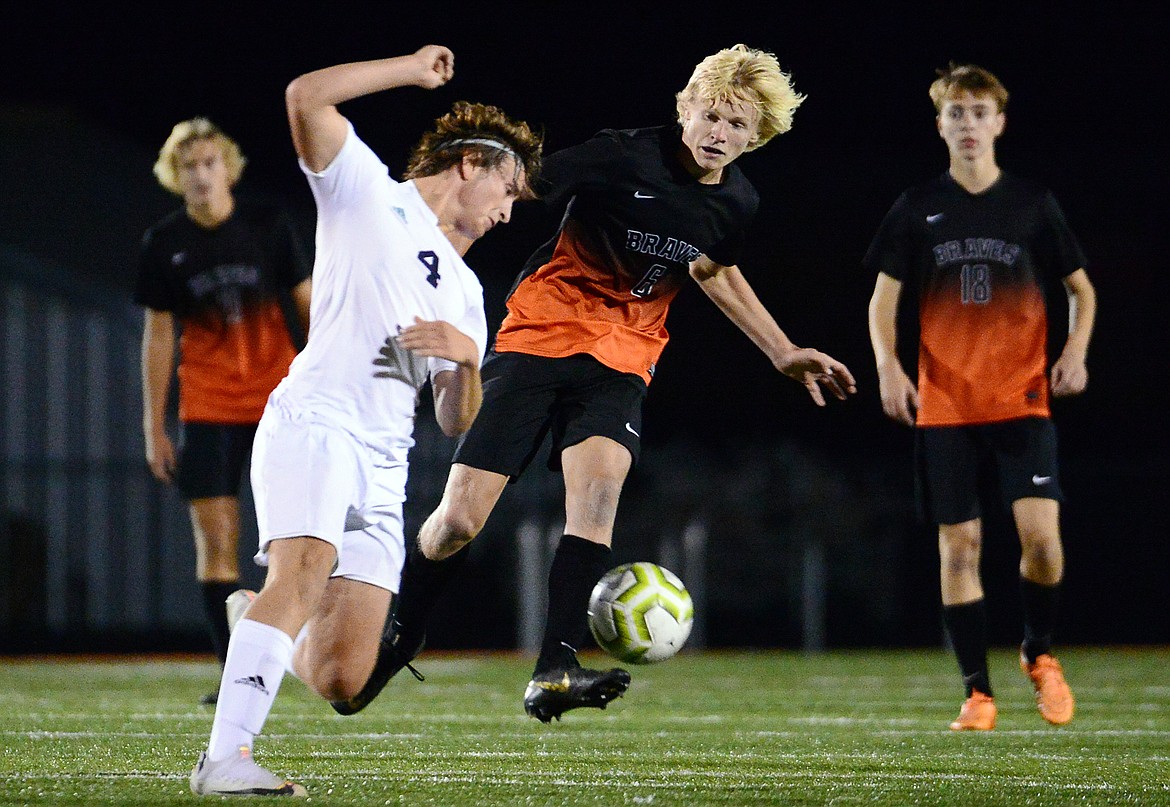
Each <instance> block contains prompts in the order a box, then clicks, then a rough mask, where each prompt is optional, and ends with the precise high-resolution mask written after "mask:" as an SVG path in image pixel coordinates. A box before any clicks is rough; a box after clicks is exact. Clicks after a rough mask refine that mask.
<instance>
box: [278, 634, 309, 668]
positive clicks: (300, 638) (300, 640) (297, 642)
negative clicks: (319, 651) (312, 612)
mask: <svg viewBox="0 0 1170 807" xmlns="http://www.w3.org/2000/svg"><path fill="white" fill-rule="evenodd" d="M308 635H309V623H307V622H306V623H305V626H304V627H303V628H301V632H300V633H298V634H297V638H295V639H293V646H292V652H291V653H289V654H288V664H286V665H285V667H284V671H285V672H286V673H288V674H289V675H291V676H292V677H293V678H295V679H297V680H298V681H299V680H301V677H300V676H299V675H297V671H296V670H295V669H293V662H294V661H295V660H296V658H297V650H299V649H300V647H301V645H303V644H304V643H305V639H306V638H307V637H308Z"/></svg>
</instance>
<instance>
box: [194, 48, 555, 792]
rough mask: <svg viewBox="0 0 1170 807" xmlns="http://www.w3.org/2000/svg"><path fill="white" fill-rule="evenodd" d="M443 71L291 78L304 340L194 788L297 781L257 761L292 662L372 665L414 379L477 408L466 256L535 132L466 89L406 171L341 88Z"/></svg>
mask: <svg viewBox="0 0 1170 807" xmlns="http://www.w3.org/2000/svg"><path fill="white" fill-rule="evenodd" d="M453 72H454V56H453V55H452V53H451V51H450V50H448V49H447V48H444V47H441V46H436V45H428V46H426V47H424V48H421V49H420V50H418V51H417V52H416V53H413V54H410V55H407V56H400V57H396V58H391V59H379V60H374V61H368V62H356V63H349V64H341V65H335V66H333V67H328V68H325V69H323V70H318V71H315V72H312V73H307V74H305V75H303V76H300V77H298V78H297V79H295V80H293V82H292V83H291V84H289V86H288V90H287V92H286V102H287V107H288V115H289V125H290V128H291V131H292V138H293V144H294V146H295V147H296V151H297V155H298V156H299V158H300V164H301V168H302V170H303V171H304V172H305V174H306V176H307V177H308V181H309V186H310V188H311V189H312V192H313V197H314V199H315V201H316V205H317V237H316V263H315V265H314V269H313V286H314V292H315V294H314V297H313V301H312V308H311V326H310V331H309V338H308V343H307V345H306V346H305V348H304V350H303V351H302V353H301V354H300V355H298V357H297V359H296V361H294V362H293V364H292V366H291V367H290V369H289V374H288V376H287V377H286V378H285V379H284V380H283V381H282V382H281V383H280V385H279V386H278V387H277V388H276V390H274V391H273V393H272V395H271V396H270V398H269V400H268V405H267V407H266V408H265V411H264V415H263V418H262V419H261V422H260V427H259V429H258V430H257V435H256V442H255V446H254V448H253V460H252V486H253V489H254V493H255V499H256V511H257V518H258V521H259V533H260V550H259V552H258V553H257V556H256V558H257V562H259V563H261V564H262V565H267V567H268V573H267V577H266V580H265V583H264V587H263V589H262V590H261V591H260V592H259V593H258V594H257V595H256V597H255V600H254V601H253V602H252V604H251V605H250V606H249V607H248V610H247V611H246V612H245V614H244V616H243V618H242V619H240V621H239V622H238V623H237V624H236V625H235V628H234V630H233V632H232V638H231V642H230V644H229V646H228V654H227V661H226V663H225V665H224V673H223V678H222V680H221V682H220V697H219V704H218V706H217V708H216V713H215V721H214V723H213V725H212V729H211V737H210V740H209V742H208V747H207V750H206V751H205V752H204V753H203V754H202V755H201V756H200V758H199V761H198V763H197V764H196V766H195V769H194V770H193V771H192V773H191V789H192V791H193V792H195V793H197V794H201V795H204V794H205V795H264V796H271V795H304V794H305V789H304V788H303V787H302V786H300V785H297V784H293V783H291V782H287V781H285V780H283V779H282V778H280V777H278V776H275V775H274V774H272V773H270V772H269V771H267V770H265V769H264V768H262V767H260V766H259V765H257V764H256V763H255V762H254V761H253V760H252V744H253V740H254V738H255V736H256V735H257V734H259V733H260V730H261V728H262V727H263V725H264V721H265V719H266V718H267V716H268V713H269V711H270V709H271V708H272V703H273V701H274V699H275V697H276V693H277V690H278V688H279V686H280V682H281V680H282V678H283V676H284V673H285V671H286V670H289V671H293V672H294V673H295V674H296V675H297V676H298V677H299V678H300V679H301V680H302V681H304V682H305V684H307V685H308V686H309V687H310V688H312V689H313V690H314V691H316V692H317V693H318V694H320V695H321V696H322V697H324V698H326V699H327V700H331V701H335V700H344V699H346V698H349V697H352V696H353V695H354V694H356V692H357V691H358V690H359V689H360V688H361V687H362V685H363V684H364V683H365V681H366V680H367V678H368V677H369V675H370V672H371V670H372V669H373V666H374V660H375V658H376V656H377V653H378V645H379V640H380V638H381V635H382V628H383V624H384V621H385V617H386V613H387V610H388V608H389V604H390V598H391V595H392V593H393V592H395V591H397V589H398V584H399V578H400V574H401V570H402V563H403V558H404V553H405V548H404V546H405V541H404V536H403V528H402V503H403V500H404V498H405V491H406V472H407V468H406V460H407V452H408V451H409V449H410V447H411V445H412V444H413V438H412V436H411V434H412V431H413V426H414V413H415V407H416V405H417V403H418V396H419V391H420V389H421V388H422V386H423V385H424V384H425V383H426V382H427V381H428V379H429V381H430V383H431V385H432V388H433V392H434V400H435V415H436V419H437V420H438V422H439V426H440V427H441V428H442V430H443V431H444V433H446V434H448V435H456V434H461V433H462V432H464V431H465V430H466V429H467V427H468V426H470V424H471V421H472V420H473V419H474V418H475V415H476V413H477V412H478V410H479V404H480V400H481V398H482V387H481V384H480V378H479V365H480V362H481V361H482V358H483V353H484V349H485V344H486V341H487V328H486V322H485V318H484V310H483V291H482V289H481V287H480V284H479V281H478V280H477V279H476V277H475V275H474V274H473V273H472V271H471V270H470V269H469V268H468V267H467V265H466V264H465V263H464V262H463V257H462V256H463V255H464V254H465V253H466V252H467V250H468V249H469V248H470V247H471V245H472V244H473V243H474V242H475V240H476V239H478V238H479V237H480V236H482V235H484V234H485V233H486V232H487V231H488V230H490V229H491V228H492V227H493V226H495V225H496V224H498V223H502V222H507V221H508V219H509V217H510V215H511V210H512V203H513V201H515V200H516V199H518V198H525V197H528V196H531V195H532V191H531V187H532V186H531V183H532V182H533V181H534V179H535V177H536V174H537V173H538V172H539V168H540V151H541V139H540V137H539V136H538V135H536V134H534V133H533V132H532V130H531V129H530V128H529V127H528V126H527V125H526V124H525V123H523V122H521V121H515V120H512V119H510V118H508V117H507V116H506V115H505V114H504V113H503V112H502V111H501V110H499V109H497V108H495V107H490V106H485V105H482V104H470V103H466V102H458V103H456V104H455V106H454V107H453V108H452V110H451V112H449V113H448V114H447V115H445V116H443V117H442V118H440V119H439V120H437V121H436V122H435V128H434V129H433V130H432V131H430V132H428V133H427V134H425V135H424V136H423V138H422V140H421V141H420V142H419V144H418V145H417V146H416V147H415V149H414V152H413V153H412V155H411V159H410V162H409V164H408V168H407V171H406V174H405V177H404V178H405V180H406V181H404V182H401V183H399V182H396V181H394V180H393V179H391V177H390V176H389V172H388V170H387V168H386V166H385V165H384V164H383V163H382V161H381V160H379V159H378V157H377V156H376V155H375V154H374V152H373V151H371V150H370V149H369V147H368V146H366V144H365V143H363V142H362V141H361V140H360V139H359V138H358V136H357V134H356V132H355V131H354V128H353V126H352V124H351V123H350V122H349V121H348V120H347V119H346V118H345V117H344V116H342V115H341V113H340V112H339V111H338V109H337V105H338V104H340V103H343V102H345V101H348V100H350V99H353V98H358V97H360V96H364V95H368V94H370V93H374V92H379V91H382V90H387V89H392V88H395V87H403V86H418V87H423V88H426V89H434V88H436V87H440V86H442V85H443V84H446V83H447V82H448V81H449V80H450V79H451V77H452V75H453Z"/></svg>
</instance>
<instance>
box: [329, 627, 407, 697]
mask: <svg viewBox="0 0 1170 807" xmlns="http://www.w3.org/2000/svg"><path fill="white" fill-rule="evenodd" d="M401 627H402V626H401V625H400V624H399V623H398V620H396V619H391V620H390V623H389V625H388V626H387V628H386V632H385V634H384V635H383V636H382V641H381V643H380V644H379V645H378V658H377V659H376V660H375V661H374V669H373V671H372V672H371V673H370V677H369V679H368V680H367V681H366V684H365V686H363V687H362V689H361V692H359V693H358V694H356V695H354V696H353V697H352V698H350V699H349V700H344V701H330V702H329V705H330V706H332V707H333V711H335V712H337V713H338V714H339V715H346V716H348V715H353V714H357V713H358V712H360V711H361V710H362V709H365V708H366V707H367V706H369V705H370V703H371V702H372V701H373V700H374V698H376V697H378V693H380V692H381V691H382V690H383V689H385V688H386V684H388V683H390V679H391V678H393V677H394V676H396V675H398V673H399V672H401V671H402V669H403V668H404V667H405V668H406V669H408V670H410V674H411V675H413V676H414V677H415V678H417V679H418V680H419V681H425V680H426V678H425V677H424V676H423V674H422V673H420V672H419V671H418V670H416V669H415V668H414V667H412V666H411V664H410V662H412V661H414V658H415V656H417V655H418V654H419V653H421V652H422V650H423V647H425V646H426V643H427V637H426V634H425V633H424V634H422V635H421V636H419V638H418V641H416V642H413V643H407V642H406V641H405V640H404V639H403V638H402V634H401V633H400V630H399V629H400V628H401Z"/></svg>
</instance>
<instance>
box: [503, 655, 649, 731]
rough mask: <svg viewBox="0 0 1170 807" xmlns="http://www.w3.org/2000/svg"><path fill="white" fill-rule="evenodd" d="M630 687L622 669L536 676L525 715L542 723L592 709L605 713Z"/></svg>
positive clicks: (526, 700) (561, 671) (526, 696)
mask: <svg viewBox="0 0 1170 807" xmlns="http://www.w3.org/2000/svg"><path fill="white" fill-rule="evenodd" d="M629 687H630V674H629V673H628V672H626V671H625V670H623V669H621V668H620V667H615V668H614V669H612V670H590V669H586V668H585V667H580V666H578V667H570V668H568V669H559V670H550V671H548V672H545V673H542V674H540V675H537V676H534V677H533V679H532V680H531V681H529V682H528V687H527V688H526V689H525V690H524V711H525V712H527V713H528V715H529V716H530V717H535V718H536V719H537V720H539V721H540V722H542V723H548V722H550V721H551V720H552V719H553V718H554V717H555V718H556V719H557V720H560V719H561V715H562V714H564V713H565V712H567V711H569V710H570V709H580V708H581V707H583V706H590V707H593V708H595V709H604V708H605V707H606V705H607V704H608V703H609V702H610V701H611V700H613V699H614V698H620V697H621V696H622V695H623V694H625V691H626V690H627V689H629Z"/></svg>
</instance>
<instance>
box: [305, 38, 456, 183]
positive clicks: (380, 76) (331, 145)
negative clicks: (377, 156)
mask: <svg viewBox="0 0 1170 807" xmlns="http://www.w3.org/2000/svg"><path fill="white" fill-rule="evenodd" d="M454 74H455V56H454V54H452V53H451V51H450V50H449V49H448V48H445V47H443V46H442V45H426V46H424V47H422V48H419V49H418V50H417V51H415V52H414V53H412V54H410V55H408V56H395V57H393V58H389V59H374V60H372V61H368V62H350V63H348V64H339V65H334V66H333V67H326V68H322V69H321V70H314V71H313V72H311V73H305V74H304V75H302V76H298V77H297V78H295V79H293V80H292V82H291V83H290V84H289V85H288V88H287V89H286V90H285V93H284V98H285V107H286V108H287V110H288V125H289V130H290V131H291V132H292V140H293V146H294V147H295V148H296V151H297V156H298V157H300V158H301V159H302V160H303V161H304V162H305V165H307V166H308V167H309V170H311V171H323V170H324V169H325V168H327V167H328V166H329V163H331V162H333V158H334V157H336V156H337V152H339V151H341V147H342V146H343V145H344V144H345V134H346V131H347V124H346V120H345V117H344V116H342V114H341V113H340V112H338V111H337V105H338V104H341V103H343V102H345V101H350V100H352V99H354V98H360V97H361V96H363V95H369V94H370V93H375V92H381V91H382V90H390V89H393V88H395V87H408V86H413V87H423V88H425V89H428V90H430V89H434V88H435V87H441V86H442V85H444V84H446V83H447V82H448V81H450V80H451V77H452V76H453V75H454Z"/></svg>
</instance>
